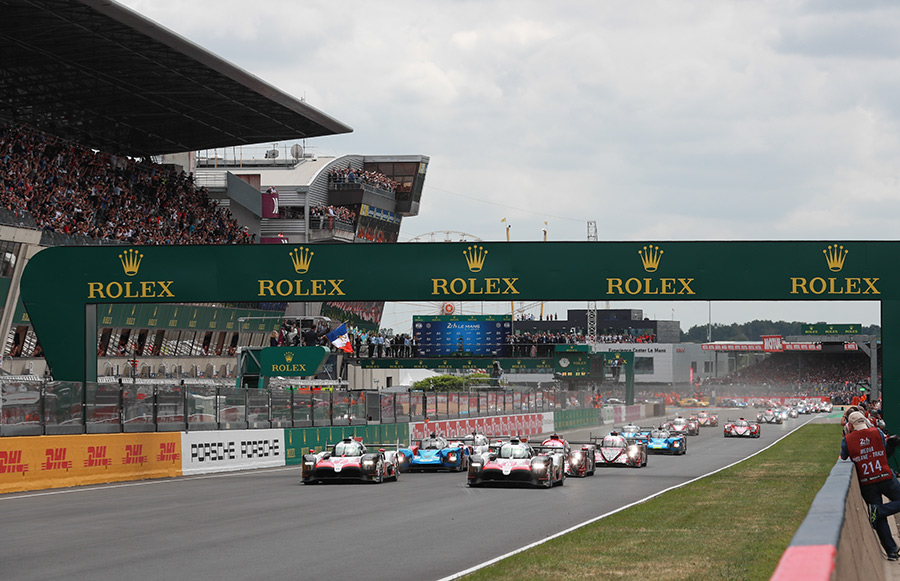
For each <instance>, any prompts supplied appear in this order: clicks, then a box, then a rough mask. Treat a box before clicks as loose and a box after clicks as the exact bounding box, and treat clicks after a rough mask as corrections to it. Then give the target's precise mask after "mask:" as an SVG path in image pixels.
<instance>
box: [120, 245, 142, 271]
mask: <svg viewBox="0 0 900 581" xmlns="http://www.w3.org/2000/svg"><path fill="white" fill-rule="evenodd" d="M143 258H144V255H143V254H140V253H138V251H137V250H132V249H131V248H129V249H128V250H126V251H125V252H123V253H122V254H120V255H119V261H121V263H122V268H124V269H125V274H126V275H128V276H134V275H136V274H137V273H138V269H139V268H140V267H141V260H142V259H143Z"/></svg>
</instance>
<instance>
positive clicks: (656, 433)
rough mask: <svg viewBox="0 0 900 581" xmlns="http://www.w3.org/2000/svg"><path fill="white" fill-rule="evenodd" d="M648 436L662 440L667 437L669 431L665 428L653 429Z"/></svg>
mask: <svg viewBox="0 0 900 581" xmlns="http://www.w3.org/2000/svg"><path fill="white" fill-rule="evenodd" d="M650 437H651V438H656V439H660V440H664V439H666V438H668V437H669V432H667V431H665V430H653V431H652V432H650Z"/></svg>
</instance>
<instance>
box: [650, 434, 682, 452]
mask: <svg viewBox="0 0 900 581" xmlns="http://www.w3.org/2000/svg"><path fill="white" fill-rule="evenodd" d="M647 450H648V451H650V452H657V453H668V454H686V453H687V438H686V437H685V436H682V435H678V434H672V433H670V432H669V431H668V430H666V429H663V428H659V429H656V430H653V431H652V432H650V435H649V437H648V440H647Z"/></svg>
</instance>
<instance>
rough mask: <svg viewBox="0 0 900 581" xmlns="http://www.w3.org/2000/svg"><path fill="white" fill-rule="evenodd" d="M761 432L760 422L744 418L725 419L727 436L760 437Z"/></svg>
mask: <svg viewBox="0 0 900 581" xmlns="http://www.w3.org/2000/svg"><path fill="white" fill-rule="evenodd" d="M759 433H760V427H759V422H750V421H747V420H745V419H744V418H740V419H737V420H725V437H726V438H758V437H759Z"/></svg>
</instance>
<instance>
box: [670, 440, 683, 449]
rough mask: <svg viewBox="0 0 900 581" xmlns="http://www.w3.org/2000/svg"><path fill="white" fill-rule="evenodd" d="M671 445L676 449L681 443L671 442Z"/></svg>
mask: <svg viewBox="0 0 900 581" xmlns="http://www.w3.org/2000/svg"><path fill="white" fill-rule="evenodd" d="M672 445H673V446H674V447H676V448H677V447H679V446H681V442H678V441H675V442H672Z"/></svg>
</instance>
